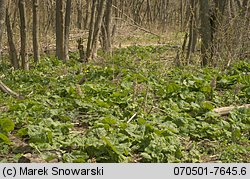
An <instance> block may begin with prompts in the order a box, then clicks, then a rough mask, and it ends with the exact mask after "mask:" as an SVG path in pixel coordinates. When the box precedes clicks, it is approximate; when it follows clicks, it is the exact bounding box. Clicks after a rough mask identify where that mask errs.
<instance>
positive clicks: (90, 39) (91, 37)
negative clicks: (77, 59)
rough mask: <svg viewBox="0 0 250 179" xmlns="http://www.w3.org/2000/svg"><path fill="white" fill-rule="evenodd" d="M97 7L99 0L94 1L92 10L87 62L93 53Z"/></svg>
mask: <svg viewBox="0 0 250 179" xmlns="http://www.w3.org/2000/svg"><path fill="white" fill-rule="evenodd" d="M96 6H97V0H93V1H92V8H91V18H90V23H89V36H88V42H87V50H86V60H85V61H86V62H87V61H88V60H89V58H90V56H91V51H92V44H93V34H94V27H95V15H96Z"/></svg>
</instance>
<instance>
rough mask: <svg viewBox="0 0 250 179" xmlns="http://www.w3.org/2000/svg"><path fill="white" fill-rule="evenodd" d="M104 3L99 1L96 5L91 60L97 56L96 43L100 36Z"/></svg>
mask: <svg viewBox="0 0 250 179" xmlns="http://www.w3.org/2000/svg"><path fill="white" fill-rule="evenodd" d="M105 2H106V0H101V1H100V2H99V3H98V8H97V16H96V21H95V27H94V32H93V43H92V48H91V56H90V58H93V59H94V58H95V57H96V54H97V42H98V39H99V34H100V30H101V26H102V22H103V15H104V11H105Z"/></svg>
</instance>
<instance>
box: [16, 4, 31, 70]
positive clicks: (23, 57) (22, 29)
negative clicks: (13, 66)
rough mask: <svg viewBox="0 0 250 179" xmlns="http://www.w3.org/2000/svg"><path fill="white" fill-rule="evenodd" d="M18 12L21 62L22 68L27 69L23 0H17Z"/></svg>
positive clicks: (25, 21)
mask: <svg viewBox="0 0 250 179" xmlns="http://www.w3.org/2000/svg"><path fill="white" fill-rule="evenodd" d="M18 6H19V14H20V35H21V50H20V56H21V62H22V68H23V69H24V70H29V61H28V53H27V19H26V7H25V0H19V3H18Z"/></svg>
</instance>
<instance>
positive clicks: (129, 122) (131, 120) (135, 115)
mask: <svg viewBox="0 0 250 179" xmlns="http://www.w3.org/2000/svg"><path fill="white" fill-rule="evenodd" d="M136 115H137V113H135V114H134V115H133V116H132V117H131V118H130V119H129V120H128V122H127V123H130V122H131V121H132V120H133V119H134V118H135V116H136Z"/></svg>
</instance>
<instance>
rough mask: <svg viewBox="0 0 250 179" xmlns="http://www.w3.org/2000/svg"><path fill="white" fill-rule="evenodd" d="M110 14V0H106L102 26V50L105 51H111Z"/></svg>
mask: <svg viewBox="0 0 250 179" xmlns="http://www.w3.org/2000/svg"><path fill="white" fill-rule="evenodd" d="M111 16H112V0H108V1H107V8H106V12H105V16H104V24H103V28H102V29H103V30H102V37H103V38H102V39H103V50H104V51H105V52H107V53H109V52H111Z"/></svg>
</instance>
